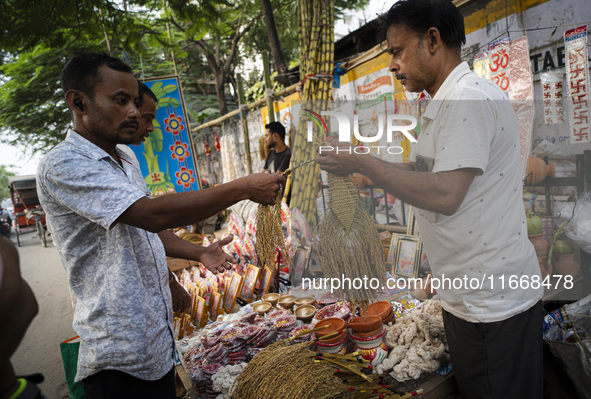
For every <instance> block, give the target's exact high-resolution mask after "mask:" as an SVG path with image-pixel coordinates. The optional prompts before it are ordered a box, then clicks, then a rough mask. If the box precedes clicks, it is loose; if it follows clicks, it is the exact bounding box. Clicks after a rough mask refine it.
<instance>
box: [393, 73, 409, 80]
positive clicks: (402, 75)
mask: <svg viewBox="0 0 591 399" xmlns="http://www.w3.org/2000/svg"><path fill="white" fill-rule="evenodd" d="M394 77H395V78H396V79H398V80H402V79H408V78H407V77H406V75H405V74H403V73H400V74H398V73H396V74H394Z"/></svg>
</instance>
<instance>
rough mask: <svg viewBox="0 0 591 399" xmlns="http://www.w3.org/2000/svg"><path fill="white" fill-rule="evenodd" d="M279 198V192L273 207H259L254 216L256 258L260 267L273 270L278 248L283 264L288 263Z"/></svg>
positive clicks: (280, 192)
mask: <svg viewBox="0 0 591 399" xmlns="http://www.w3.org/2000/svg"><path fill="white" fill-rule="evenodd" d="M281 198H282V191H281V190H279V193H278V194H277V198H276V200H275V205H273V206H270V205H259V207H258V210H257V215H256V225H257V230H256V243H255V249H256V251H257V256H258V257H259V259H261V266H263V267H264V266H269V267H271V268H272V269H275V267H274V266H275V250H276V249H277V248H279V250H280V251H281V253H282V254H283V256H284V262H285V263H287V264H288V263H289V262H290V258H289V251H286V250H285V237H284V236H283V229H282V228H281Z"/></svg>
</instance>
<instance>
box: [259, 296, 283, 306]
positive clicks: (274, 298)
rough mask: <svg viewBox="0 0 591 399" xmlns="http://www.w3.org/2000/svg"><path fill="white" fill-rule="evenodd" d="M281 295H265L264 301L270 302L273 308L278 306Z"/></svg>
mask: <svg viewBox="0 0 591 399" xmlns="http://www.w3.org/2000/svg"><path fill="white" fill-rule="evenodd" d="M279 297H280V295H279V294H265V295H263V301H265V302H269V303H270V304H271V305H273V306H277V300H279Z"/></svg>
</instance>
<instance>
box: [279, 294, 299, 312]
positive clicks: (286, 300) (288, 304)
mask: <svg viewBox="0 0 591 399" xmlns="http://www.w3.org/2000/svg"><path fill="white" fill-rule="evenodd" d="M295 299H296V298H295V296H293V295H285V296H282V297H281V298H279V301H278V304H279V306H281V307H282V308H283V309H287V310H291V309H292V308H293V305H295Z"/></svg>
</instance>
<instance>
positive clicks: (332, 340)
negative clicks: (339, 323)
mask: <svg viewBox="0 0 591 399" xmlns="http://www.w3.org/2000/svg"><path fill="white" fill-rule="evenodd" d="M346 335H347V331H343V332H342V333H340V334H339V335H337V336H336V337H331V338H328V339H322V338H320V339H319V340H318V341H317V343H318V342H320V343H321V344H324V345H330V344H336V343H339V342H341V341H342V340H343V338H345V337H346Z"/></svg>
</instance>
